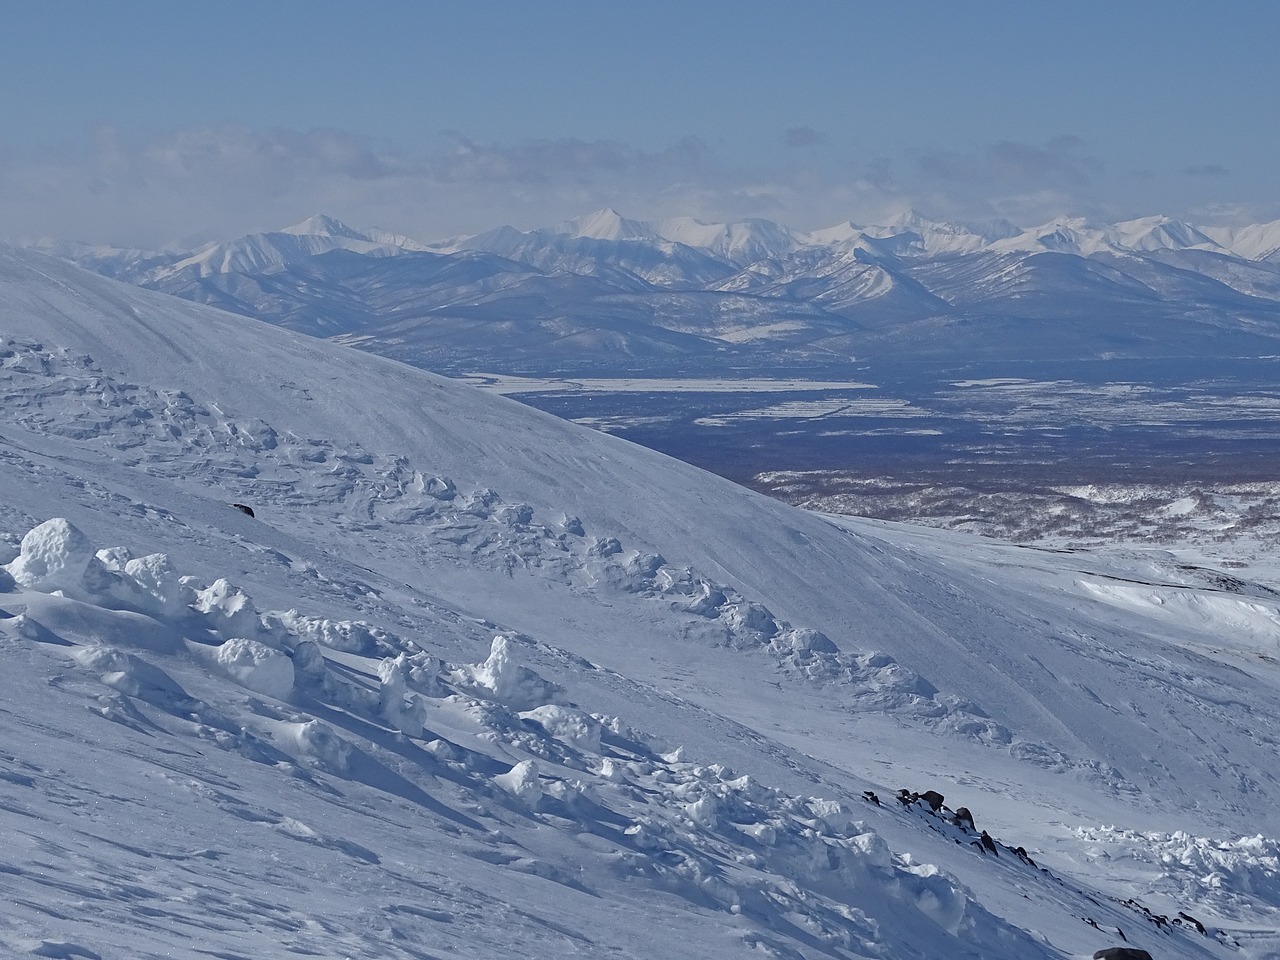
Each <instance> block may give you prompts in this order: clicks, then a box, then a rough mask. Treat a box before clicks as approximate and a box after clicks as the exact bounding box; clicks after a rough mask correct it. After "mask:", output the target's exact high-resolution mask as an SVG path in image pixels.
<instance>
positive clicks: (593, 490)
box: [0, 250, 1280, 960]
mask: <svg viewBox="0 0 1280 960" xmlns="http://www.w3.org/2000/svg"><path fill="white" fill-rule="evenodd" d="M0 410H2V411H3V415H2V416H0V562H2V563H4V564H5V566H4V570H5V572H3V573H0V650H2V651H3V657H4V660H3V667H4V668H3V670H0V689H2V690H3V693H2V694H0V824H2V825H3V836H4V837H5V844H4V845H3V847H0V954H3V955H14V956H23V955H34V956H54V957H101V958H115V957H122V958H123V957H129V958H135V957H192V958H195V957H210V956H212V957H221V958H237V957H250V956H252V957H277V956H279V957H283V956H292V955H302V956H320V957H369V958H375V957H379V958H380V957H389V958H400V957H404V958H418V957H442V956H446V955H452V956H457V957H477V958H479V957H530V956H537V957H561V956H563V957H571V956H590V957H598V956H617V957H620V958H630V957H637V958H638V957H650V956H653V955H655V954H666V955H671V956H701V957H712V958H716V957H739V956H744V955H754V954H756V953H759V955H762V956H774V957H789V958H795V957H811V958H817V957H880V958H909V957H982V958H993V960H1003V958H1010V960H1012V958H1025V957H1085V956H1092V954H1093V952H1094V951H1095V950H1098V949H1101V948H1105V947H1112V946H1121V945H1124V944H1125V943H1126V942H1127V943H1128V944H1129V945H1131V946H1134V947H1138V948H1142V949H1146V950H1148V951H1150V952H1151V954H1152V955H1153V956H1155V957H1218V956H1221V957H1275V956H1280V952H1278V951H1280V934H1278V933H1277V930H1278V929H1280V928H1278V926H1277V922H1278V920H1280V876H1278V872H1280V864H1278V861H1277V858H1278V855H1280V845H1278V844H1277V842H1276V841H1275V840H1273V839H1270V838H1274V837H1276V836H1280V813H1278V812H1277V810H1276V809H1275V805H1274V803H1273V802H1272V798H1274V796H1275V795H1276V792H1277V782H1276V781H1277V773H1278V772H1280V757H1278V755H1277V721H1276V719H1275V718H1276V717H1277V715H1278V713H1280V671H1277V668H1276V661H1275V656H1276V654H1277V647H1278V646H1280V612H1278V607H1277V597H1276V596H1275V595H1274V594H1273V593H1272V592H1271V591H1270V590H1268V589H1267V588H1265V587H1262V586H1258V585H1251V584H1248V583H1243V582H1240V581H1237V580H1232V579H1230V578H1226V577H1223V576H1222V575H1220V574H1217V573H1215V572H1214V571H1208V570H1201V569H1195V568H1188V567H1187V566H1186V565H1185V564H1179V563H1177V562H1175V561H1174V559H1173V558H1171V557H1169V556H1167V555H1163V554H1155V553H1152V554H1143V555H1133V556H1128V557H1108V556H1104V555H1100V554H1086V553H1051V552H1045V551H1031V550H1021V549H1016V548H1011V547H1003V546H1000V545H997V544H992V543H989V542H980V541H975V540H970V539H964V538H959V537H956V536H953V535H948V534H944V533H940V532H936V531H923V530H912V529H904V528H899V527H894V526H890V525H884V524H875V523H871V522H864V521H847V520H841V521H839V523H836V522H833V521H831V520H829V519H826V518H823V517H820V516H817V515H813V514H808V513H804V512H801V511H797V510H794V509H791V508H788V507H786V506H784V505H781V504H778V503H775V502H773V501H770V500H767V499H764V498H762V497H759V496H756V495H754V494H752V493H750V492H748V491H745V490H743V489H741V488H738V487H736V486H733V485H731V484H729V483H727V482H725V481H722V480H719V479H717V478H715V477H712V476H709V475H707V474H704V473H701V472H699V471H697V470H695V469H693V468H691V467H688V466H686V465H683V464H680V463H677V462H675V461H672V460H668V459H666V458H663V457H661V456H658V455H656V454H653V453H651V452H649V451H646V450H643V449H641V448H638V447H634V446H631V445H628V444H626V443H623V442H620V441H618V440H616V439H615V438H611V437H608V436H605V435H601V434H597V433H593V432H590V431H587V430H584V429H581V428H578V427H576V426H573V425H571V424H567V423H564V422H561V421H558V420H555V419H553V418H550V417H547V416H543V415H541V414H539V413H537V412H535V411H532V410H529V409H527V408H525V407H521V406H519V405H517V404H514V403H512V402H509V401H506V400H504V399H502V398H499V397H495V396H491V395H486V394H481V393H479V392H477V391H474V390H472V389H470V388H468V387H466V386H464V385H461V384H457V383H453V382H450V381H445V380H442V379H440V378H437V377H433V376H431V375H429V374H426V373H423V372H421V371H418V370H415V369H411V368H408V367H404V366H401V365H398V364H395V363H392V362H390V361H386V360H382V359H379V358H377V357H374V356H371V355H367V354H363V353H359V352H356V351H351V350H345V349H342V348H339V347H335V346H333V345H331V344H327V343H324V342H320V341H316V340H312V339H309V338H306V337H303V336H299V335H294V334H291V333H289V332H287V331H284V330H282V329H279V328H275V327H271V326H268V325H265V324H259V323H256V322H253V321H248V320H245V319H243V318H240V317H235V316H231V315H229V314H223V313H219V312H217V311H214V310H211V309H208V308H205V307H202V306H199V305H196V304H192V303H187V302H184V301H179V300H176V299H171V298H167V297H165V296H162V295H159V294H154V293H150V292H147V291H144V290H140V289H136V288H131V287H127V286H124V285H121V284H117V283H114V282H112V281H110V280H106V279H104V278H101V277H96V276H93V275H91V274H88V273H85V272H83V271H81V270H79V269H77V268H74V267H72V266H69V265H66V264H64V263H61V262H58V261H55V260H52V259H47V258H44V257H41V256H38V255H36V254H31V253H23V252H14V251H9V250H0ZM232 503H243V504H246V505H249V506H251V507H252V508H253V510H254V511H255V516H254V517H252V518H251V517H249V516H248V515H246V514H244V513H242V512H240V511H238V510H236V509H234V508H232V507H231V506H230V504H232ZM55 518H56V519H55ZM899 788H906V789H907V790H909V791H913V792H919V793H924V792H925V791H928V790H935V791H938V792H939V793H941V794H943V795H945V806H941V807H939V808H938V809H936V810H935V809H933V804H931V803H930V802H929V799H934V801H935V803H936V802H938V801H937V800H936V798H932V797H931V798H929V799H919V800H916V801H912V802H907V803H900V802H898V800H897V799H896V796H895V795H896V794H897V791H898V790H899ZM873 796H874V797H875V798H876V799H878V801H879V803H876V802H873V801H872V799H870V798H871V797H873ZM908 799H909V798H908ZM962 806H963V807H965V808H967V809H968V810H969V811H971V812H972V818H973V823H972V825H971V822H970V821H969V820H966V819H965V818H964V817H962V816H957V815H956V814H955V813H954V812H953V811H958V810H959V808H960V807H962ZM984 831H985V832H986V834H987V837H986V842H985V843H984V841H983V837H982V833H983V832H984ZM1017 848H1022V851H1021V853H1019V852H1018V850H1017Z"/></svg>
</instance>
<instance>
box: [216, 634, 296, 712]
mask: <svg viewBox="0 0 1280 960" xmlns="http://www.w3.org/2000/svg"><path fill="white" fill-rule="evenodd" d="M215 657H216V660H217V663H218V666H220V667H221V668H222V669H223V670H224V671H225V672H226V673H227V675H228V676H229V677H231V679H233V680H235V681H236V682H237V683H239V684H240V685H241V686H245V687H248V688H249V689H250V690H252V691H254V692H255V693H260V694H262V695H263V696H267V697H275V698H276V699H277V700H284V699H287V698H288V696H289V694H291V693H293V685H294V681H295V676H294V669H293V661H292V660H291V659H289V657H287V656H286V655H285V654H283V653H281V652H280V651H278V650H273V649H272V648H271V647H268V646H267V645H266V644H265V643H261V642H259V641H257V640H249V639H247V638H245V637H233V638H232V639H230V640H228V641H226V643H224V644H222V646H220V647H218V649H217V652H216V655H215Z"/></svg>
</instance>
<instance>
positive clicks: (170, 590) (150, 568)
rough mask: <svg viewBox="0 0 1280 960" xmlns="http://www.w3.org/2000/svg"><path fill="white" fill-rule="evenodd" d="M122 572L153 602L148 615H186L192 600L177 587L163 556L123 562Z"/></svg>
mask: <svg viewBox="0 0 1280 960" xmlns="http://www.w3.org/2000/svg"><path fill="white" fill-rule="evenodd" d="M100 553H101V552H100ZM123 572H124V574H125V575H126V576H128V577H129V578H130V579H131V580H133V581H134V582H135V583H136V584H137V585H138V587H139V588H140V589H141V590H142V592H143V594H145V595H146V596H147V597H148V598H150V600H151V601H153V602H154V609H153V610H152V611H151V612H154V613H157V614H161V615H165V616H170V617H176V616H180V615H182V614H184V613H187V604H188V603H190V602H192V601H193V600H194V599H195V597H194V596H193V595H192V591H191V590H190V588H188V587H186V586H184V585H183V584H182V583H181V581H180V578H179V576H178V572H177V571H176V570H175V569H174V568H173V564H172V563H170V562H169V557H168V556H167V555H166V554H163V553H152V554H149V555H148V556H145V557H137V558H135V559H132V560H127V561H125V564H124V570H123Z"/></svg>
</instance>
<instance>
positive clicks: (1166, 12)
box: [0, 0, 1280, 246]
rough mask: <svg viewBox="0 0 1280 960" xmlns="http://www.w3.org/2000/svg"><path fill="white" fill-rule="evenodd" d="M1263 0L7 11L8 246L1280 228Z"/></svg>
mask: <svg viewBox="0 0 1280 960" xmlns="http://www.w3.org/2000/svg"><path fill="white" fill-rule="evenodd" d="M1277 38H1280V4H1278V3H1274V2H1270V0H1253V2H1246V0H1241V2H1222V3H1214V4H1204V3H1191V2H1185V0H1165V2H1159V3H1156V2H1150V3H1134V2H1128V3H1126V2H1117V0H1112V2H1109V3H1101V2H1093V0H1087V2H1073V3H1071V4H1056V3H1055V4H1049V3H1027V2H1025V0H1024V2H1017V3H1015V2H995V0H970V2H958V0H951V2H928V0H919V2H903V3H899V4H885V3H875V4H872V3H858V2H843V3H841V2H822V3H818V2H792V3H788V4H786V5H783V4H774V3H763V2H743V0H740V2H737V3H727V2H720V0H700V2H684V3H670V2H664V0H654V2H646V3H631V4H623V3H613V2H593V3H586V2H543V3H534V2H523V3H516V2H474V3H435V2H425V0H424V2H412V3H406V2H381V3H360V4H356V3H336V2H324V0H319V2H317V0H308V2H302V0H293V2H272V3H246V2H240V0H230V2H225V0H224V2H221V3H218V4H194V3H172V2H168V3H153V2H144V0H128V2H123V3H111V4H109V3H100V2H93V3H89V2H65V0H45V2H26V3H22V2H17V0H15V2H12V3H9V4H6V6H5V25H4V29H3V31H0V224H3V230H0V235H3V236H4V237H7V238H10V239H13V238H17V237H23V236H38V235H48V236H55V237H59V238H64V239H69V238H79V239H87V240H92V241H100V242H113V243H120V244H136V245H144V246H146V245H156V244H159V243H163V242H166V241H169V240H175V239H182V240H187V241H191V240H197V239H203V238H208V237H215V236H216V237H223V236H230V235H235V234H238V233H243V232H247V231H250V230H260V229H269V228H272V227H278V226H283V225H285V224H287V223H290V222H293V221H296V220H300V219H303V218H304V217H306V216H309V215H310V214H312V213H316V212H326V213H330V214H332V215H335V216H338V217H341V218H343V219H346V220H349V221H350V222H352V223H354V224H357V225H375V224H376V225H380V226H384V227H386V228H389V229H394V230H397V231H401V232H404V233H408V234H411V235H414V236H418V237H421V238H424V239H437V238H440V237H444V236H448V235H451V234H456V233H463V232H475V231H479V230H483V229H487V228H489V227H492V226H495V225H497V224H500V223H513V224H515V225H516V226H521V227H530V226H536V225H540V224H546V223H554V222H556V221H559V220H561V219H565V218H567V217H571V216H574V215H577V214H580V213H584V212H587V211H589V210H593V209H597V208H599V207H601V206H614V207H616V208H617V209H619V210H620V211H622V212H623V213H624V214H626V215H628V216H633V217H639V218H648V217H657V216H668V215H675V214H690V215H693V216H698V217H700V218H702V219H707V220H713V219H732V218H740V217H749V216H761V217H767V218H770V219H775V220H779V221H781V222H783V223H788V224H790V225H793V226H796V227H801V228H811V227H818V226H824V225H829V224H832V223H836V222H838V221H841V220H846V219H854V220H856V221H863V222H866V221H874V220H877V219H885V218H887V217H889V216H892V215H893V214H895V213H897V212H901V211H902V210H904V209H906V208H909V207H913V208H916V209H919V210H921V211H922V212H924V213H926V214H928V215H931V216H936V217H967V218H976V219H985V218H990V217H997V216H1003V217H1006V218H1008V219H1011V220H1014V221H1015V222H1018V223H1021V224H1024V225H1025V224H1032V223H1038V222H1043V221H1044V220H1047V219H1049V218H1050V217H1052V216H1054V215H1057V214H1061V213H1069V214H1078V215H1084V216H1089V217H1093V218H1097V219H1104V220H1115V219H1123V218H1126V217H1132V216H1142V215H1149V214H1154V213H1165V214H1168V215H1171V216H1176V217H1181V218H1186V219H1191V220H1194V221H1197V222H1226V221H1231V222H1241V221H1260V220H1270V219H1274V218H1276V217H1280V192H1278V191H1277V187H1276V182H1277V178H1276V174H1275V161H1276V157H1277V156H1280V108H1278V104H1280V95H1278V91H1280V56H1277V55H1276V52H1275V49H1274V45H1275V42H1276V39H1277Z"/></svg>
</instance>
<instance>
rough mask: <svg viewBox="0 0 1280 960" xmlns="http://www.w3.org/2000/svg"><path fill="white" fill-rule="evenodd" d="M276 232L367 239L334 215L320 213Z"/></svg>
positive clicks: (366, 236) (293, 234)
mask: <svg viewBox="0 0 1280 960" xmlns="http://www.w3.org/2000/svg"><path fill="white" fill-rule="evenodd" d="M276 232H277V233H287V234H291V235H292V236H295V237H346V238H347V239H348V240H368V239H369V237H368V235H367V234H364V233H361V232H360V231H359V230H356V229H354V228H353V227H349V226H347V225H346V224H345V223H343V222H342V221H341V220H338V219H337V218H336V217H330V216H326V215H325V214H322V213H318V214H316V215H315V216H313V217H308V218H307V219H306V220H303V221H302V222H301V223H295V224H293V225H292V226H289V227H285V228H284V229H283V230H278V231H276Z"/></svg>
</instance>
